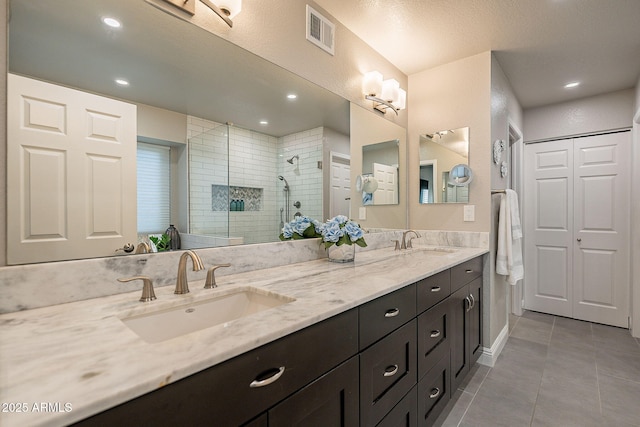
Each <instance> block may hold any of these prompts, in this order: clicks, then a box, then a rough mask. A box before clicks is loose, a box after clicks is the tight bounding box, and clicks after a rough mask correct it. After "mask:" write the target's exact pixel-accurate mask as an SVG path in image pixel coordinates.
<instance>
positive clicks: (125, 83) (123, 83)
mask: <svg viewBox="0 0 640 427" xmlns="http://www.w3.org/2000/svg"><path fill="white" fill-rule="evenodd" d="M116 83H117V84H119V85H120V86H129V82H128V81H127V80H125V79H116Z"/></svg>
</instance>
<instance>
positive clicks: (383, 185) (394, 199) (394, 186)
mask: <svg viewBox="0 0 640 427" xmlns="http://www.w3.org/2000/svg"><path fill="white" fill-rule="evenodd" d="M373 177H374V178H375V179H376V180H377V181H378V189H377V190H376V191H375V192H374V193H373V204H374V205H395V204H398V168H397V167H395V166H390V165H385V164H382V163H375V162H374V163H373Z"/></svg>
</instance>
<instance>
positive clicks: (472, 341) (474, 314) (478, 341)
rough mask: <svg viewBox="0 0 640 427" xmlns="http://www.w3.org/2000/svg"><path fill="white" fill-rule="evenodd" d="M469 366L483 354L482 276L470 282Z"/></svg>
mask: <svg viewBox="0 0 640 427" xmlns="http://www.w3.org/2000/svg"><path fill="white" fill-rule="evenodd" d="M469 298H470V299H471V310H469V366H473V364H474V363H476V361H477V360H478V358H480V355H481V354H482V277H479V278H477V279H476V280H474V281H473V282H471V283H469Z"/></svg>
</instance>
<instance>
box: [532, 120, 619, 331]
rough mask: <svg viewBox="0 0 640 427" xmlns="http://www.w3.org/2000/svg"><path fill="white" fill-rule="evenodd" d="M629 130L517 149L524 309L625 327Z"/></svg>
mask: <svg viewBox="0 0 640 427" xmlns="http://www.w3.org/2000/svg"><path fill="white" fill-rule="evenodd" d="M630 143H631V141H630V134H629V133H628V132H622V133H615V134H608V135H597V136H590V137H584V138H576V139H574V140H564V141H552V142H545V143H540V144H532V145H527V146H526V147H525V183H524V188H525V197H526V205H527V206H528V208H527V210H526V211H525V246H524V252H525V258H524V261H525V284H526V285H525V308H527V309H531V310H536V311H542V312H546V313H551V314H557V315H561V316H567V317H573V318H576V319H581V320H588V321H591V322H597V323H603V324H607V325H613V326H621V327H627V325H628V323H627V322H628V320H627V318H628V315H629V302H628V301H629V268H630V259H629V243H630V242H629V229H630V225H629V223H630V207H629V200H630V181H629V180H630V175H629V168H630V163H629V158H630Z"/></svg>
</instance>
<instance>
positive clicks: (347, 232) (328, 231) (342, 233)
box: [319, 215, 367, 262]
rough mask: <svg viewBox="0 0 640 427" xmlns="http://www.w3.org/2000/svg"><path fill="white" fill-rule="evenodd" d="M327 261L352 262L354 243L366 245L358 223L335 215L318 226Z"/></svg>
mask: <svg viewBox="0 0 640 427" xmlns="http://www.w3.org/2000/svg"><path fill="white" fill-rule="evenodd" d="M319 231H320V234H321V235H322V241H323V243H324V247H325V249H326V250H327V252H328V256H329V261H333V262H352V261H353V260H354V259H355V245H358V246H360V247H363V248H364V247H366V246H367V242H365V240H364V231H362V228H360V225H359V224H358V223H357V222H355V221H352V220H350V219H349V218H347V217H346V216H344V215H337V216H335V217H333V218H331V219H330V220H328V221H327V222H325V223H324V224H322V225H321V226H320V227H319Z"/></svg>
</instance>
